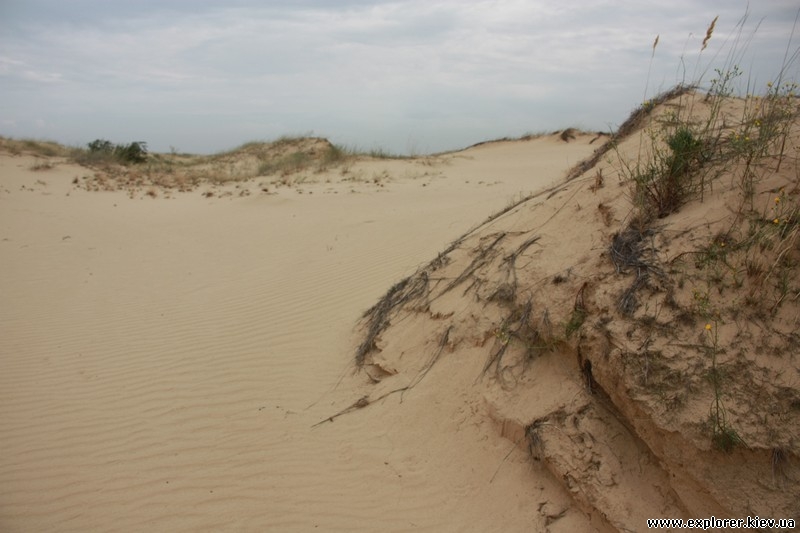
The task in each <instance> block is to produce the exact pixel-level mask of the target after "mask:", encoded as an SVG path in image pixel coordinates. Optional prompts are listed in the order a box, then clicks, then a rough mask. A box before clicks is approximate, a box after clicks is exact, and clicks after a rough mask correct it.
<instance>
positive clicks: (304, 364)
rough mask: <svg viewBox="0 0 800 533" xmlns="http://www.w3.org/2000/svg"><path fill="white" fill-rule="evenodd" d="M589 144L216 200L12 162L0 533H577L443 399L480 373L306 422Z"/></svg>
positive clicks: (2, 352) (553, 499)
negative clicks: (403, 283) (362, 344)
mask: <svg viewBox="0 0 800 533" xmlns="http://www.w3.org/2000/svg"><path fill="white" fill-rule="evenodd" d="M590 140H591V137H589V136H583V137H579V138H578V139H577V140H576V141H573V142H571V143H569V144H566V143H564V142H562V141H560V140H558V139H557V138H554V137H550V138H543V139H538V140H533V141H528V142H512V143H492V144H486V145H482V146H478V147H475V148H473V149H470V150H468V151H465V152H460V153H456V154H450V155H447V156H444V157H442V158H439V159H437V160H435V161H424V162H421V161H371V162H362V163H358V164H356V165H355V166H354V167H353V169H352V173H351V177H352V176H356V177H357V179H350V180H348V181H343V180H341V179H338V178H336V177H335V176H334V177H331V178H330V179H327V180H326V179H324V176H323V177H320V179H319V180H318V181H317V182H316V183H306V184H303V186H302V188H295V189H286V188H284V189H280V190H278V191H277V194H262V193H260V191H259V187H258V185H257V184H256V183H255V182H252V183H247V184H245V185H243V186H244V187H246V188H249V189H248V190H251V192H252V194H251V195H249V196H244V197H238V196H229V197H219V194H217V195H215V196H214V197H211V198H207V197H204V196H202V195H201V194H199V192H197V191H195V192H193V193H185V194H173V195H172V198H169V199H167V198H164V197H163V195H159V197H158V198H156V199H152V198H149V197H146V196H144V195H143V194H142V193H141V192H140V193H139V194H137V195H135V196H134V198H129V196H128V195H127V194H126V193H125V192H122V191H119V192H101V193H92V192H87V191H84V190H80V189H78V188H76V187H75V186H74V185H73V184H72V180H73V178H75V177H79V178H80V177H82V176H84V175H86V174H88V173H89V172H90V171H88V170H86V169H83V168H81V167H76V166H72V165H69V164H66V163H59V164H57V165H56V166H55V168H53V169H50V170H43V171H33V170H31V169H30V167H31V166H32V165H33V163H34V160H33V159H32V158H31V157H27V156H13V157H12V156H10V155H0V271H2V272H3V276H2V278H1V279H0V294H2V295H3V305H2V306H0V365H2V372H0V425H2V428H3V430H2V432H0V450H2V453H0V529H2V530H3V531H55V530H57V531H141V530H143V529H145V528H147V529H150V530H153V531H202V530H209V531H211V530H226V529H227V530H238V531H263V530H267V529H269V530H274V531H310V530H314V529H316V528H319V530H327V531H331V530H335V531H383V530H386V531H406V530H414V531H417V530H419V531H487V530H490V529H493V530H506V531H521V530H528V529H529V528H530V527H531V524H533V525H535V526H538V528H539V529H541V528H542V527H544V526H545V525H547V524H549V523H550V522H551V521H552V520H553V517H557V516H560V517H561V519H560V520H558V521H557V522H556V523H555V524H554V527H556V529H558V528H561V530H563V531H575V530H578V529H585V528H586V527H588V520H590V518H587V516H586V515H584V514H583V513H581V512H579V511H576V510H574V509H569V502H570V499H569V497H568V495H567V493H566V491H564V490H563V489H562V488H561V487H560V485H559V484H558V483H556V482H555V481H553V479H552V478H551V477H550V476H549V474H547V473H545V471H544V470H537V467H536V466H533V467H531V466H530V465H529V462H528V458H527V453H524V452H523V451H521V450H516V451H513V452H512V453H511V454H510V455H507V454H508V452H509V450H511V449H512V448H513V444H512V443H510V441H509V440H506V439H503V438H502V437H501V432H500V431H498V428H497V427H495V426H494V425H492V423H491V422H490V421H489V420H488V419H487V418H486V417H485V416H482V415H481V416H478V415H476V413H477V412H478V411H481V410H484V409H485V406H484V405H480V402H478V401H477V400H475V399H474V396H473V395H467V394H465V392H464V391H459V390H458V388H457V387H459V386H457V385H452V384H457V383H461V382H463V379H462V380H460V381H459V380H458V379H455V378H453V376H454V375H456V376H457V375H459V373H465V374H464V376H466V375H468V376H469V377H468V378H464V379H472V376H474V375H475V372H476V370H479V368H478V369H476V368H475V367H474V366H475V362H474V361H475V359H474V358H472V359H471V360H472V361H473V362H471V363H468V364H464V365H460V364H459V363H458V361H457V360H454V359H450V362H449V363H448V364H446V365H444V364H443V365H441V366H437V368H435V369H434V370H433V371H431V372H430V374H429V375H428V376H426V377H425V381H424V382H423V385H420V386H418V387H415V388H414V389H413V390H411V391H408V392H407V393H406V394H404V395H403V396H402V404H401V403H400V402H401V397H400V395H399V394H394V395H391V396H390V397H387V398H386V399H385V400H383V401H382V402H379V403H376V404H373V405H370V406H369V408H365V409H363V410H359V411H358V412H357V413H353V414H350V415H347V416H342V417H340V418H337V419H336V420H335V421H334V422H332V423H331V422H328V423H323V424H321V425H319V426H317V427H316V428H313V429H312V425H314V424H315V423H317V422H319V421H321V420H324V419H325V418H327V417H329V416H331V415H333V414H335V413H336V412H338V411H340V410H341V409H344V408H346V407H347V406H349V405H351V404H352V403H353V402H354V401H355V400H357V399H358V398H359V397H361V396H362V395H364V394H371V393H372V392H371V390H372V389H370V388H369V385H368V384H367V378H366V376H365V375H364V374H363V373H361V374H358V375H356V376H353V375H352V370H353V366H352V361H353V353H354V348H355V342H356V341H355V340H354V338H353V335H352V328H353V325H354V324H355V322H356V321H357V319H358V317H359V316H360V314H361V313H362V312H363V311H364V310H365V309H367V308H368V307H369V306H371V305H372V304H373V303H374V302H375V301H376V300H377V298H378V297H379V296H380V295H381V294H382V293H383V292H384V291H385V289H386V287H387V286H389V285H391V284H392V283H394V282H395V281H397V280H398V279H400V278H401V277H403V276H406V275H409V274H411V273H412V272H414V271H415V270H416V268H417V267H418V266H419V265H421V264H423V263H424V262H426V261H427V260H428V259H430V258H431V257H433V256H435V254H436V253H437V252H439V251H440V250H441V249H442V248H444V247H445V246H446V245H447V244H448V243H449V242H450V241H451V240H452V239H454V238H455V237H457V236H459V235H461V234H462V233H463V232H464V231H466V230H467V229H469V228H470V227H473V226H474V225H475V224H477V223H478V222H480V221H481V220H483V219H484V218H485V217H487V216H488V215H490V214H491V213H492V212H494V211H497V210H499V209H501V208H503V207H504V206H505V205H507V204H508V202H509V201H510V200H511V199H512V198H513V197H515V196H517V195H519V194H520V193H528V192H530V191H532V190H536V189H539V188H541V187H543V186H545V185H547V184H550V183H552V182H553V181H554V180H556V179H559V178H560V177H561V176H562V175H563V172H564V171H565V170H566V169H567V168H569V167H570V166H571V165H572V164H574V163H575V162H577V161H578V160H579V159H581V158H583V157H585V156H586V155H588V154H589V153H590V152H591V150H592V149H593V148H594V146H593V145H590V144H589V142H590ZM375 176H379V177H380V180H378V181H380V184H376V183H375V180H372V178H374V177H375ZM229 190H235V189H233V188H232V187H230V188H229ZM216 192H217V193H219V192H220V189H217V191H216ZM222 192H224V190H222ZM273 192H274V191H273ZM423 327H424V326H423ZM416 342H417V344H418V345H419V346H420V349H422V348H424V346H423V345H424V344H425V343H426V342H428V338H427V337H426V336H425V335H421V336H420V337H419V339H418V340H417V341H416ZM412 345H413V342H412ZM454 387H456V388H454ZM532 469H533V471H532ZM548 517H549V518H548ZM576 528H577V529H576Z"/></svg>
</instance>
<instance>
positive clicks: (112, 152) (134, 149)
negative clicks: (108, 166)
mask: <svg viewBox="0 0 800 533" xmlns="http://www.w3.org/2000/svg"><path fill="white" fill-rule="evenodd" d="M87 146H88V148H89V155H90V159H92V160H102V159H113V160H116V161H119V162H120V163H144V162H145V161H147V143H146V142H144V141H135V142H132V143H130V144H113V143H112V142H111V141H107V140H105V139H95V140H94V141H92V142H90V143H89V144H88V145H87Z"/></svg>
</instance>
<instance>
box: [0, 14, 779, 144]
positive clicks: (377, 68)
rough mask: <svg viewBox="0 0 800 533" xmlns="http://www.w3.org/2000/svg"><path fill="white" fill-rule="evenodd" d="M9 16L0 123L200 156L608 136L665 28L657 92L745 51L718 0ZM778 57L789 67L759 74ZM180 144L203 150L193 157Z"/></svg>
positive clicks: (768, 41) (765, 58)
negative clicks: (259, 144)
mask: <svg viewBox="0 0 800 533" xmlns="http://www.w3.org/2000/svg"><path fill="white" fill-rule="evenodd" d="M37 3H38V4H42V2H41V1H39V2H36V1H34V2H31V4H34V5H35V4H37ZM9 5H12V7H15V8H17V9H16V10H15V9H10V10H9V13H10V15H14V14H15V13H17V17H18V19H17V20H14V19H13V17H11V18H9V17H6V22H0V52H2V55H1V56H0V77H2V79H3V82H4V85H5V86H6V92H7V98H6V100H7V102H6V103H5V104H0V112H4V108H3V107H2V105H6V106H9V107H13V108H14V111H13V113H14V114H13V116H14V117H16V118H17V119H19V120H22V119H23V118H25V116H27V115H28V114H31V113H36V114H37V116H41V114H42V113H44V114H47V116H48V117H49V118H48V122H49V123H51V124H52V127H53V136H59V135H65V136H66V135H69V136H70V138H76V137H81V136H84V138H95V137H98V136H110V135H111V133H106V131H112V132H113V133H114V134H116V135H120V136H123V137H125V136H127V137H131V138H133V137H136V138H140V137H143V136H148V138H151V139H152V136H153V135H158V136H161V137H165V136H167V135H172V136H174V137H173V138H170V139H165V140H164V141H163V142H162V141H158V142H156V141H155V140H151V143H150V144H151V146H152V147H153V148H154V149H166V147H167V146H169V145H170V144H173V145H182V147H183V149H187V150H215V149H222V148H227V147H229V146H232V145H234V144H238V143H239V142H241V141H244V140H247V139H248V137H249V136H254V135H255V136H257V137H264V136H270V135H280V134H281V133H286V132H287V130H289V131H292V132H298V131H307V130H309V129H314V130H316V131H320V130H325V132H324V133H325V134H328V135H331V136H334V137H336V136H339V137H341V138H347V139H356V140H357V141H356V142H357V144H360V145H366V146H372V145H374V144H376V143H377V144H385V145H388V146H387V147H388V148H390V149H395V150H404V149H405V145H406V144H407V143H408V139H409V138H410V137H411V136H417V138H422V137H425V138H430V139H431V140H430V143H429V144H430V149H432V150H439V149H444V148H454V147H456V146H458V145H459V144H461V143H464V142H475V141H479V140H482V138H483V136H484V135H487V134H486V133H483V132H489V131H501V132H502V130H503V129H504V128H507V129H509V130H511V129H519V128H520V127H522V126H521V124H522V123H524V122H526V121H527V123H528V126H527V128H524V129H529V130H540V129H555V128H558V127H562V126H564V125H567V124H575V123H579V122H583V125H584V126H586V127H590V128H603V127H606V125H608V124H609V123H613V122H619V121H621V120H623V119H624V118H625V115H626V114H627V112H628V111H629V110H630V109H631V108H632V107H633V106H634V105H635V104H636V103H637V102H638V100H639V99H641V98H642V95H643V92H644V88H645V84H646V82H647V80H646V76H647V71H648V68H650V54H651V45H652V42H653V38H654V37H655V35H656V34H659V35H660V40H659V46H658V49H657V50H656V55H655V58H654V59H653V63H652V73H651V78H650V83H649V85H650V88H651V90H655V89H658V88H661V89H666V88H668V87H669V86H671V85H672V84H674V83H675V82H677V81H680V79H681V77H682V75H683V74H682V72H681V71H680V70H679V66H680V64H681V59H680V58H681V55H683V56H684V59H683V63H684V64H685V65H687V67H686V68H687V70H688V71H689V73H688V76H690V77H691V76H692V75H693V74H694V72H695V71H697V72H702V71H703V69H705V68H706V63H707V61H708V60H710V59H711V58H712V57H713V55H714V53H715V52H716V51H717V50H719V47H720V46H721V45H722V43H723V42H724V41H725V39H726V38H727V39H728V43H729V46H730V43H732V42H733V40H734V37H733V36H732V33H733V31H734V29H735V23H736V20H737V19H738V18H739V17H740V16H741V15H742V13H743V12H744V5H741V6H737V5H731V3H730V2H728V1H721V0H719V1H704V2H698V1H696V0H694V1H690V0H673V1H671V2H669V3H663V2H641V1H633V0H606V1H602V2H589V1H585V2H577V1H576V2H562V3H556V2H552V1H547V2H545V1H542V0H538V1H523V0H506V1H502V0H501V1H473V2H457V1H455V0H440V1H436V0H434V1H417V0H411V1H384V2H369V1H364V0H362V1H351V2H346V3H344V4H343V3H336V4H332V3H329V2H322V1H319V2H313V1H304V2H294V3H285V4H282V3H279V2H266V3H262V2H248V1H243V0H242V1H238V2H234V3H215V2H210V1H207V2H196V3H191V4H189V3H181V2H178V1H176V0H173V1H168V2H166V3H163V2H150V1H147V2H143V3H141V4H140V3H137V4H135V6H139V7H138V8H136V9H134V7H132V6H131V5H129V4H126V5H125V6H116V5H114V4H111V3H107V2H99V1H97V0H94V1H92V0H80V1H76V3H75V4H74V6H76V7H74V8H73V11H77V12H70V13H67V12H66V11H65V10H61V11H59V9H60V8H58V7H54V13H55V14H54V16H53V18H50V19H48V18H46V16H44V15H42V16H34V15H33V14H31V13H33V11H31V12H30V13H28V12H27V11H25V10H24V9H23V8H22V7H20V6H22V3H19V4H13V3H11V4H9ZM25 5H27V3H26V4H25ZM51 5H53V6H55V5H56V4H51ZM101 6H102V7H101ZM30 9H31V10H32V9H34V8H33V7H31V8H30ZM762 9H764V10H763V11H762V12H759V13H756V12H755V10H754V12H753V14H752V17H751V18H752V21H753V24H752V25H755V22H757V21H758V18H760V17H762V16H766V17H767V18H766V19H765V20H764V22H763V24H762V28H761V30H760V31H759V32H758V33H757V34H756V36H755V37H754V38H753V39H752V42H751V43H750V48H749V50H748V53H749V55H748V56H747V58H743V59H746V60H748V61H750V62H751V64H752V65H753V67H754V68H761V65H764V64H766V63H768V62H769V61H770V60H772V58H775V57H776V56H782V54H783V49H784V48H785V45H786V39H788V35H789V32H790V30H791V20H788V19H789V18H790V17H789V16H787V14H788V15H792V16H793V13H794V9H795V8H793V7H792V6H791V5H790V3H788V2H787V3H782V2H775V3H774V4H771V5H770V6H769V9H765V8H763V7H762ZM81 10H83V11H81ZM26 13H28V14H26ZM41 13H46V11H41ZM716 14H719V15H720V21H719V22H718V24H717V28H716V31H715V34H714V37H713V38H712V43H711V45H710V46H709V49H708V50H706V51H705V52H704V54H703V56H700V58H699V60H698V51H699V44H700V41H701V39H702V37H703V35H704V34H705V29H706V25H707V24H708V22H710V20H711V19H712V18H713V17H714V16H715V15H716ZM55 15H58V16H55ZM9 20H11V21H12V22H14V24H11V22H9ZM4 30H7V31H4ZM720 59H721V60H724V56H723V57H721V58H720ZM774 64H778V65H779V64H780V58H777V59H775V60H774V61H773V63H772V65H773V66H768V67H767V66H765V67H764V68H765V69H768V68H772V69H773V72H774V68H775V67H774ZM695 65H697V66H695ZM764 72H768V70H764ZM758 75H759V76H767V74H766V73H763V74H762V73H761V72H760V71H759V73H758ZM554 110H558V111H557V112H556V111H554ZM5 114H8V115H9V116H11V111H10V110H9V112H7V113H5ZM161 117H163V119H162V118H161ZM200 122H202V123H203V124H206V125H207V126H206V128H205V129H206V131H207V132H208V133H207V134H205V137H204V138H202V139H200V138H199V134H198V124H199V123H200ZM20 123H21V122H20ZM126 124H127V125H128V127H129V130H126V129H125V127H126V126H125V125H126ZM89 127H91V128H95V130H94V131H91V132H89V131H88V128H89ZM237 127H238V128H239V129H237ZM147 128H150V130H149V132H148V131H145V130H147ZM278 128H284V130H283V131H279V130H278ZM97 129H100V130H102V131H97ZM133 130H135V131H133ZM422 130H425V131H424V133H420V131H422ZM215 132H221V133H219V134H216V133H215ZM260 132H263V133H260ZM134 133H135V135H134ZM512 133H514V132H512V131H508V132H507V134H512ZM501 134H506V133H501ZM237 135H238V136H240V137H239V138H236V139H231V136H234V137H235V136H237ZM182 136H185V137H186V138H192V139H197V140H196V141H193V142H194V144H193V145H192V146H189V145H188V144H187V143H185V142H184V141H183V140H182V138H181V137H182ZM359 139H360V140H359ZM120 140H127V139H126V138H123V139H120ZM159 143H161V144H163V146H162V145H161V144H159Z"/></svg>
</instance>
